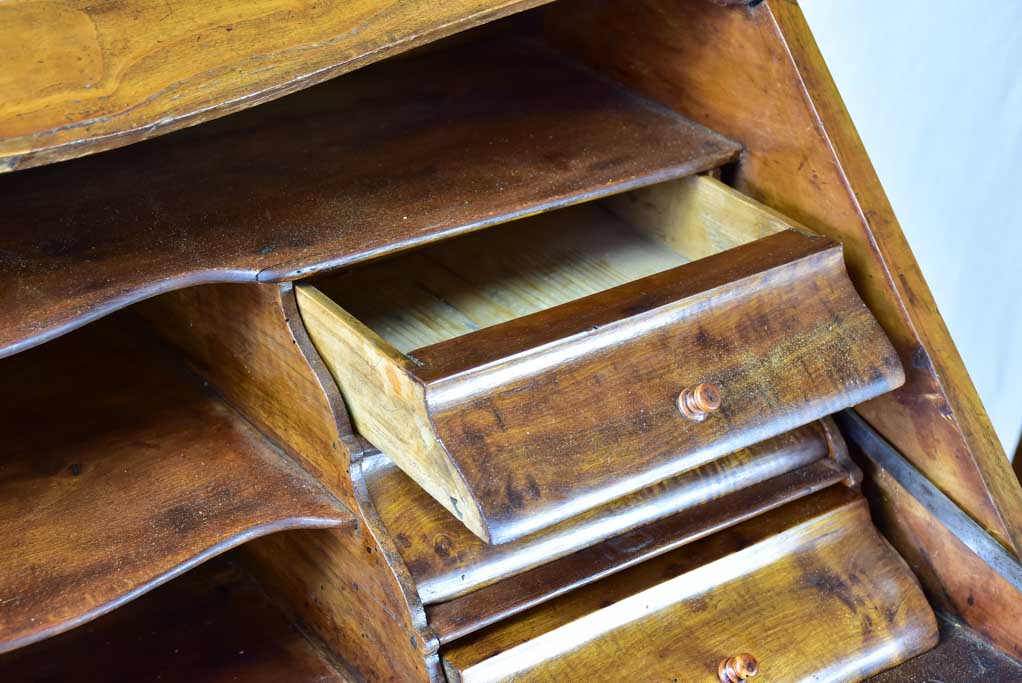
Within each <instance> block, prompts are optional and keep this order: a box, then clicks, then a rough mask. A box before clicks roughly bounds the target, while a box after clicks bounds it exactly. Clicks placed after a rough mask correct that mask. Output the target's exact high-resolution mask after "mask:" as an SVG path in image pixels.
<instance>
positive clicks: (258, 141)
mask: <svg viewBox="0 0 1022 683" xmlns="http://www.w3.org/2000/svg"><path fill="white" fill-rule="evenodd" d="M739 151H740V148H739V146H738V145H737V144H736V143H733V142H731V141H729V140H727V139H725V138H723V137H721V136H719V135H717V134H716V133H713V132H711V131H709V130H707V129H705V128H702V127H700V126H697V125H696V124H693V123H691V122H690V121H688V120H686V119H684V118H682V117H680V116H678V115H677V114H674V113H673V112H671V111H669V110H667V109H665V108H663V107H660V106H659V105H655V104H653V103H651V102H649V101H648V100H645V99H642V98H640V97H638V96H636V95H634V94H633V93H631V92H629V91H626V90H624V89H621V88H620V87H618V86H616V85H615V84H613V83H610V82H608V81H605V80H603V79H601V78H598V77H596V76H594V75H593V74H591V73H590V72H589V71H587V70H585V69H583V68H582V67H580V66H577V65H574V64H572V63H569V62H566V61H563V60H562V58H561V57H559V56H557V55H556V54H554V53H552V52H548V51H547V50H546V49H544V48H543V47H542V46H539V45H538V44H534V43H531V42H526V41H518V40H506V39H499V38H487V39H485V40H479V41H475V42H470V43H458V44H455V45H453V46H448V47H447V48H445V49H437V50H432V51H428V52H424V53H422V54H419V55H417V56H415V57H408V58H404V59H399V60H393V61H390V62H386V63H382V64H377V65H375V66H373V67H371V68H368V69H362V70H360V71H357V72H355V73H353V74H350V75H348V76H346V77H344V78H342V79H337V80H335V81H333V82H331V83H327V84H324V85H322V86H319V87H316V88H312V89H309V90H306V91H304V92H302V93H299V94H297V95H295V96H292V97H288V98H284V99H281V100H278V101H276V102H272V103H269V104H266V105H263V106H260V107H256V108H254V109H251V110H249V111H246V112H242V113H240V114H237V115H234V116H230V117H227V118H223V119H220V120H218V121H214V122H211V123H208V124H205V125H202V126H197V127H194V128H190V129H188V130H186V131H181V132H178V133H175V134H174V135H169V136H165V137H163V138H160V139H158V140H152V141H149V142H146V143H144V144H138V145H133V146H131V147H128V148H125V149H121V150H115V151H112V152H109V153H107V154H103V155H98V156H93V157H89V158H85V159H79V160H77V161H73V162H69V163H66V164H56V165H52V166H46V167H43V168H37V169H32V170H29V171H24V172H19V173H13V174H7V175H5V176H0V205H2V206H4V207H5V209H6V211H5V214H4V229H3V230H2V231H0V291H3V292H4V302H3V305H2V306H0V357H2V356H5V355H10V354H13V353H17V352H19V351H21V350H24V349H27V348H29V347H31V346H34V345H36V344H39V343H41V342H44V341H47V340H48V339H51V338H54V337H56V336H58V335H60V334H63V333H65V332H67V331H69V330H71V329H74V328H75V327H78V326H80V325H83V324H85V323H87V322H89V321H91V320H94V319H96V318H99V317H101V316H103V315H105V314H107V313H109V312H111V311H113V310H116V309H118V308H122V307H124V306H127V305H128V304H131V303H133V302H135V301H138V300H141V299H144V298H146V297H149V296H153V295H155V294H158V293H160V292H163V291H167V290H171V289H176V288H181V287H186V286H190V285H195V284H199V283H206V282H255V281H285V280H293V279H297V278H301V277H305V276H307V275H309V274H311V273H313V272H315V271H318V270H322V269H327V268H336V267H339V266H343V265H346V264H350V263H353V262H356V261H360V260H365V259H369V258H372V257H374V256H378V255H379V254H381V253H383V252H385V251H390V250H395V249H402V248H408V247H412V246H415V245H417V244H422V243H425V242H429V241H432V240H437V239H440V238H442V237H445V236H448V235H451V234H454V233H458V232H464V231H468V230H472V229H476V228H481V227H484V226H487V225H491V224H495V223H501V222H506V221H509V220H512V219H514V218H517V217H521V216H524V215H527V214H530V213H536V212H539V211H543V210H546V209H551V208H556V207H559V206H563V205H566V204H571V203H575V202H580V201H584V200H588V199H591V198H594V197H596V196H600V195H606V194H611V193H615V192H621V191H624V190H627V189H630V188H632V187H635V186H639V185H644V184H649V183H653V182H658V181H662V180H668V179H671V178H675V177H680V176H685V175H690V174H693V173H697V172H701V171H705V170H708V169H711V168H715V167H717V166H720V165H721V164H724V163H727V162H729V161H731V160H733V159H735V158H736V156H737V154H738V153H739ZM69 274H72V275H73V277H69Z"/></svg>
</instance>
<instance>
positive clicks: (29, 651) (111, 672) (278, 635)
mask: <svg viewBox="0 0 1022 683" xmlns="http://www.w3.org/2000/svg"><path fill="white" fill-rule="evenodd" d="M0 680H4V681H33V683H72V682H74V681H83V682H92V681H98V680H101V681H108V682H109V683H114V682H124V683H129V682H131V683H134V682H137V681H193V682H197V681H201V682H203V683H215V682H219V681H224V682H227V681H230V682H232V683H276V682H277V681H288V682H289V683H344V682H345V681H348V680H350V679H349V678H347V677H345V676H344V675H343V674H342V673H341V672H339V671H337V670H336V669H335V668H334V667H333V666H332V665H331V664H330V663H329V662H328V661H327V660H326V658H325V657H324V655H323V654H322V653H321V651H320V650H319V649H318V648H317V647H316V646H315V645H313V644H312V643H310V642H309V641H307V640H306V639H305V638H304V637H303V636H302V634H301V633H300V632H299V631H298V630H297V629H296V628H295V627H294V626H293V625H292V624H290V623H289V622H288V621H287V620H286V619H285V617H284V615H283V614H281V613H280V612H279V611H278V610H277V609H276V608H275V607H274V606H273V605H272V604H271V603H270V601H269V600H268V599H267V597H266V596H265V595H264V594H263V593H262V591H261V590H260V589H259V586H258V584H257V583H256V582H255V581H254V580H253V579H251V578H250V577H248V576H247V575H246V574H245V573H243V572H242V571H241V570H240V569H239V568H238V567H237V566H235V565H234V564H232V563H230V562H228V561H227V560H226V559H225V558H222V559H218V560H216V561H214V562H211V563H209V564H207V565H204V566H203V567H200V568H199V569H196V570H195V571H193V572H189V573H188V574H186V575H185V576H182V577H180V578H178V579H177V580H175V581H173V582H171V583H170V584H168V585H166V586H163V587H161V588H160V589H159V590H156V591H154V592H152V593H150V594H149V595H147V596H146V597H144V598H143V599H141V600H138V601H136V602H134V603H132V604H130V605H128V606H126V607H124V608H123V609H119V610H117V611H116V612H114V613H113V614H108V615H106V616H105V617H103V618H102V619H98V620H96V621H94V622H93V623H91V624H89V625H88V626H84V627H82V628H80V629H76V630H74V631H72V632H71V633H65V634H63V635H61V636H58V637H56V638H52V639H50V640H47V641H45V642H42V643H38V644H36V645H33V646H31V647H27V648H24V649H21V650H18V651H17V652H12V653H9V654H6V655H3V656H0Z"/></svg>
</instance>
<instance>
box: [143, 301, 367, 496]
mask: <svg viewBox="0 0 1022 683" xmlns="http://www.w3.org/2000/svg"><path fill="white" fill-rule="evenodd" d="M134 310H137V311H138V312H139V313H141V314H142V315H143V316H144V317H145V318H146V319H147V320H148V321H149V323H150V324H151V325H152V326H153V327H154V328H155V329H156V330H158V331H159V333H160V334H161V335H162V336H163V337H164V338H165V339H167V340H168V341H170V342H171V343H172V344H174V345H175V346H177V347H178V348H179V349H181V350H182V351H183V353H184V357H185V358H186V359H187V360H188V362H189V363H190V364H191V366H192V368H193V369H194V370H195V372H197V373H198V374H199V375H200V376H202V377H203V378H204V379H206V380H207V381H209V382H210V383H211V384H212V385H213V386H214V387H215V388H216V390H217V391H218V392H220V394H221V395H222V396H224V397H225V398H226V399H227V401H228V402H229V403H230V404H231V405H232V406H234V407H235V408H236V409H237V410H238V411H239V412H240V413H241V414H243V415H244V416H245V418H246V419H248V420H249V421H250V422H252V424H254V425H256V426H257V427H258V428H259V429H260V430H261V431H262V432H263V433H264V434H266V435H267V436H268V437H269V438H270V439H272V440H273V441H274V443H276V444H277V446H279V447H280V448H281V449H283V450H285V451H287V453H288V454H289V455H291V456H292V457H293V458H294V459H295V460H296V461H297V462H299V463H300V464H301V465H302V466H303V467H304V468H305V469H306V470H308V471H309V472H310V473H311V474H312V475H313V476H314V477H315V478H316V480H317V481H319V482H320V483H322V484H323V485H324V486H326V487H327V488H328V489H329V490H330V491H331V493H333V494H334V495H335V496H337V497H338V498H339V499H341V500H342V501H343V502H344V503H345V504H346V505H347V506H348V507H350V508H351V509H353V510H354V509H355V507H356V505H355V501H354V494H353V493H352V489H351V483H350V481H349V479H348V462H349V452H350V451H351V450H355V451H356V452H357V451H359V450H360V447H359V446H358V445H357V444H356V443H354V441H353V437H352V436H351V428H350V426H349V424H348V415H347V412H346V411H345V409H344V405H343V403H342V402H341V400H340V398H339V397H337V396H336V394H337V392H336V389H334V386H333V380H332V379H331V378H330V376H329V374H327V373H326V371H325V370H323V371H322V373H317V372H316V371H315V370H314V369H313V368H314V367H320V366H321V365H322V363H321V361H320V360H319V357H318V356H317V355H316V354H315V352H312V353H311V354H308V353H306V350H307V349H308V348H311V347H310V346H308V339H307V337H306V336H305V330H304V328H303V327H302V326H301V324H297V325H291V321H292V320H296V321H297V320H298V313H297V311H296V310H295V303H294V294H293V292H292V291H291V286H290V285H289V284H281V285H277V284H266V285H258V284H256V285H203V286H200V287H190V288H188V289H182V290H179V291H176V292H169V293H167V294H164V295H162V296H158V297H155V298H153V299H150V300H149V301H146V302H144V303H141V304H139V305H138V306H136V307H135V309H134ZM284 407H286V409H285V408H284Z"/></svg>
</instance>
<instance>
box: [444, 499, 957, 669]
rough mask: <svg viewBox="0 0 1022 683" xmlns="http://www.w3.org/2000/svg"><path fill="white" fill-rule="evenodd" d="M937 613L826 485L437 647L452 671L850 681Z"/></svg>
mask: <svg viewBox="0 0 1022 683" xmlns="http://www.w3.org/2000/svg"><path fill="white" fill-rule="evenodd" d="M936 641H937V625H936V622H935V619H934V616H933V613H932V612H931V611H930V608H929V605H928V604H927V603H926V600H925V598H924V597H923V594H922V591H921V590H920V589H919V586H918V584H916V582H915V578H914V577H913V576H912V574H911V573H910V572H909V570H908V567H907V566H906V565H905V563H904V561H902V560H901V558H900V557H898V555H897V554H896V553H894V551H893V550H892V549H891V548H890V546H889V545H887V543H886V542H885V541H884V540H883V539H882V538H881V537H880V536H879V535H878V534H877V533H876V531H875V530H874V529H873V527H872V524H871V523H870V520H869V513H868V510H867V507H866V504H865V501H864V500H863V499H862V498H861V497H859V496H857V495H856V494H854V493H852V492H848V491H844V490H837V489H831V490H830V491H829V492H826V493H822V494H817V495H816V496H812V497H810V498H807V499H803V500H802V501H799V502H796V503H793V504H791V505H789V506H786V507H784V508H781V509H780V510H778V511H776V512H774V513H771V514H768V515H763V516H760V517H757V518H756V519H755V520H752V521H750V522H748V523H746V524H743V525H741V526H740V527H736V528H734V529H733V530H730V531H726V532H723V533H719V534H715V535H714V536H713V537H711V538H709V539H706V540H705V541H702V542H700V543H698V544H695V545H692V546H688V547H686V548H684V549H682V550H680V551H677V552H675V553H671V554H668V555H664V556H662V557H660V558H658V559H656V560H651V561H649V562H645V563H643V564H641V565H639V566H637V567H635V568H633V569H632V570H629V571H628V572H626V573H624V574H620V575H618V576H615V577H614V580H613V581H602V582H599V583H597V584H593V585H592V586H589V587H586V588H583V589H580V590H576V591H573V592H571V593H569V594H567V595H565V596H563V597H562V598H560V599H558V600H555V601H553V602H550V603H548V604H546V605H543V606H540V607H538V608H536V609H533V610H530V611H529V612H525V613H523V614H521V615H518V616H516V617H513V618H511V619H507V620H505V621H502V622H501V623H500V624H497V625H495V626H494V627H492V628H490V629H487V630H485V631H481V632H479V633H477V634H474V635H472V636H469V637H467V638H465V639H463V640H459V641H457V642H456V643H453V644H452V645H450V646H448V647H447V648H445V649H444V650H443V652H442V654H443V658H444V665H445V670H446V672H447V675H448V678H449V680H452V681H466V682H467V681H500V680H515V681H532V680H538V681H561V680H593V681H604V680H606V681H610V680H615V681H620V680H672V677H673V678H678V679H679V680H685V681H706V682H708V683H709V682H711V681H716V680H717V666H718V664H719V662H720V661H721V660H722V659H724V658H727V657H730V656H734V655H736V654H738V653H740V652H749V653H752V654H753V655H754V656H755V657H756V659H757V660H758V662H759V664H760V667H761V672H760V675H759V676H758V677H757V679H756V680H764V681H784V682H786V683H787V682H791V681H801V680H816V681H842V682H846V683H847V682H850V681H857V680H861V679H863V678H865V677H867V676H869V675H871V674H873V673H877V672H878V671H880V670H882V669H884V668H887V667H889V666H892V665H894V664H897V663H899V662H901V661H903V660H905V659H907V658H909V657H911V656H913V655H915V654H918V653H919V652H922V651H924V650H926V649H929V648H930V647H932V646H933V645H934V644H936Z"/></svg>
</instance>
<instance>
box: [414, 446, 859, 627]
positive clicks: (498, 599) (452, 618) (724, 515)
mask: <svg viewBox="0 0 1022 683" xmlns="http://www.w3.org/2000/svg"><path fill="white" fill-rule="evenodd" d="M847 478H848V470H847V469H845V468H842V467H838V466H836V465H835V464H834V463H832V462H831V461H829V460H821V461H817V462H815V463H812V464H810V465H808V466H806V467H803V468H801V469H798V470H795V471H793V472H789V473H787V474H782V475H780V476H777V477H774V478H773V479H769V480H767V481H764V482H761V483H758V484H752V485H751V486H748V487H747V488H744V489H742V490H739V491H736V492H734V493H731V494H728V495H725V496H722V497H720V498H717V499H715V500H712V501H709V502H707V503H704V504H703V505H700V506H697V507H694V508H692V509H690V510H686V511H685V512H683V513H680V514H677V515H673V516H671V517H667V518H665V519H662V520H659V521H657V522H653V523H651V524H648V525H646V526H643V527H639V528H638V529H635V530H633V531H629V532H626V533H624V534H621V535H619V536H616V537H613V538H610V539H608V540H606V541H604V542H602V543H599V544H597V545H594V546H591V547H589V548H584V549H582V550H578V551H576V552H575V553H573V554H572V555H568V556H566V557H563V558H561V559H558V560H554V561H553V562H549V563H547V564H543V565H540V566H539V567H536V568H535V569H532V570H529V571H527V572H525V573H523V574H519V575H517V576H515V577H513V578H509V579H505V580H503V581H501V582H499V583H495V584H492V585H490V586H486V587H484V588H480V589H479V590H476V591H473V592H472V593H468V594H467V595H464V596H462V597H460V598H455V599H453V600H449V601H447V602H442V603H438V604H436V605H430V606H428V607H427V609H426V617H427V619H428V620H429V625H430V628H432V630H433V632H434V633H435V634H436V637H437V638H439V639H440V642H441V643H448V642H452V641H454V640H457V639H458V638H461V637H462V636H464V635H466V634H468V633H472V632H474V631H478V630H479V629H481V628H485V627H486V626H489V625H491V624H494V623H496V622H498V621H500V620H501V619H506V618H507V617H509V616H511V615H513V614H517V613H519V612H522V611H523V610H526V609H529V608H530V607H533V606H535V605H538V604H541V603H543V602H546V601H547V600H550V599H552V598H555V597H557V596H559V595H562V594H564V593H567V592H568V591H571V590H573V589H575V588H578V587H579V586H585V585H587V584H590V583H592V582H593V581H597V580H599V579H601V578H603V577H606V576H610V575H612V574H614V573H615V572H619V571H622V570H624V569H627V568H628V567H631V566H633V565H635V564H638V563H640V562H643V561H644V560H647V559H649V558H652V557H656V556H657V555H661V554H663V553H665V552H668V551H670V550H673V549H675V548H678V547H680V546H683V545H685V544H687V543H691V542H693V541H696V540H698V539H700V538H703V537H705V536H708V535H710V534H713V533H715V532H718V531H720V530H721V529H726V528H728V527H730V526H733V525H735V524H738V523H740V522H743V521H745V520H747V519H751V518H753V517H755V516H756V515H759V514H761V513H763V512H766V511H768V510H772V509H774V508H776V507H778V506H780V505H783V504H784V503H787V502H790V501H792V500H797V499H798V498H801V497H803V496H807V495H809V494H811V493H814V492H816V491H820V490H823V489H825V488H827V487H828V486H832V485H834V484H836V483H838V482H840V481H842V480H847Z"/></svg>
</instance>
